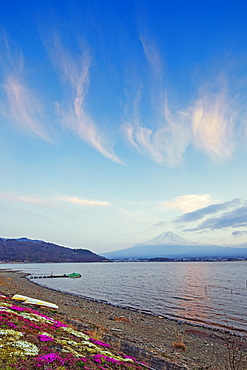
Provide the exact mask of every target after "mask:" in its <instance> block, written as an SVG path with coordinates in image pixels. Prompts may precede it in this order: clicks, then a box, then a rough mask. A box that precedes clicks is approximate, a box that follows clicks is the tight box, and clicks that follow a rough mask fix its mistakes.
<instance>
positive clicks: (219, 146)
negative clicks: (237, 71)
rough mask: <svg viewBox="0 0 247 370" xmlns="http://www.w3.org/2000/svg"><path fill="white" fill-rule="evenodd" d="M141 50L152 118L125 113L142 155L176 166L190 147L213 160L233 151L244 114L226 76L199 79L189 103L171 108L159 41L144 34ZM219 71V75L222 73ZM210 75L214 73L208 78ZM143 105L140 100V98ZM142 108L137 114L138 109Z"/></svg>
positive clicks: (127, 128)
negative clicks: (147, 75) (148, 79)
mask: <svg viewBox="0 0 247 370" xmlns="http://www.w3.org/2000/svg"><path fill="white" fill-rule="evenodd" d="M140 40H141V43H142V47H143V53H144V55H145V57H146V60H147V63H148V65H149V67H150V69H151V71H152V73H151V80H152V82H151V88H150V89H149V90H150V96H149V98H150V99H149V100H150V107H151V109H152V111H153V117H152V119H151V120H152V122H151V120H150V119H149V121H148V120H147V119H146V117H145V116H144V118H143V117H142V118H141V113H140V111H141V109H139V111H138V110H137V109H136V107H135V109H133V114H132V117H131V114H130V115H129V116H128V117H126V119H125V124H124V132H125V135H126V138H127V140H128V141H129V142H130V144H131V145H132V146H133V147H134V148H135V149H137V150H138V151H139V152H140V153H141V154H143V155H148V156H149V157H150V158H152V159H153V160H154V161H155V162H157V163H159V164H161V165H163V164H168V165H171V166H175V165H178V164H180V163H181V162H182V160H183V157H184V154H185V152H186V150H187V149H188V147H190V146H191V147H195V148H196V149H197V150H200V151H202V152H203V153H204V154H206V155H208V156H209V157H210V158H212V159H214V160H218V159H225V158H230V157H231V156H232V153H233V151H234V147H235V143H234V136H235V129H236V126H237V120H238V119H239V117H240V110H239V107H238V106H237V103H236V98H232V97H231V94H230V92H229V88H228V84H227V82H226V79H225V80H224V79H223V78H222V77H221V76H220V77H219V78H216V77H215V76H214V78H211V81H212V80H213V82H212V83H211V84H210V83H203V82H201V83H200V84H198V86H197V91H196V93H194V96H191V98H190V99H187V103H186V105H185V106H181V107H178V106H176V108H171V106H172V104H171V100H170V99H169V94H168V91H167V89H165V88H164V87H163V83H162V81H163V80H164V76H163V70H162V61H161V57H160V54H159V51H158V49H157V48H156V46H155V44H154V43H152V42H150V40H148V39H147V38H145V37H143V36H142V37H140ZM219 75H220V74H219ZM207 80H210V77H208V78H207ZM138 104H139V107H140V106H141V99H140V97H139V99H138ZM137 112H138V114H137Z"/></svg>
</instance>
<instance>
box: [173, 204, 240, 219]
mask: <svg viewBox="0 0 247 370" xmlns="http://www.w3.org/2000/svg"><path fill="white" fill-rule="evenodd" d="M241 203H242V202H241V200H240V199H239V198H236V199H233V200H231V201H228V202H222V203H216V204H211V205H209V206H207V207H203V208H200V209H197V210H195V211H193V212H188V213H185V214H183V215H182V216H181V217H178V218H177V219H176V220H175V221H174V222H192V221H198V220H200V219H202V218H203V217H205V216H207V215H210V214H214V213H219V212H222V211H225V210H227V209H229V208H236V207H237V206H240V204H241Z"/></svg>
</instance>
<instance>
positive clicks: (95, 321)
mask: <svg viewBox="0 0 247 370" xmlns="http://www.w3.org/2000/svg"><path fill="white" fill-rule="evenodd" d="M0 293H2V294H5V295H7V296H10V297H11V296H12V295H14V294H23V295H26V296H29V297H32V298H38V299H41V300H45V301H49V302H52V303H55V304H57V305H58V307H59V309H58V313H59V314H60V315H63V317H65V318H66V319H67V320H72V321H75V322H76V323H78V325H79V324H80V325H82V326H85V327H87V326H90V327H93V328H94V329H97V330H98V331H99V332H100V333H101V334H102V335H104V336H105V338H106V337H107V338H108V340H109V341H110V340H113V339H114V340H115V341H122V342H125V343H128V344H129V345H131V346H132V347H133V348H139V349H140V351H147V352H148V353H151V354H152V355H153V356H155V357H156V358H160V359H164V360H166V359H167V360H169V361H171V362H172V363H176V364H177V365H180V366H187V368H188V369H210V368H211V369H223V367H221V366H222V365H220V364H219V361H221V363H222V359H223V358H227V355H228V353H226V347H227V346H226V345H227V340H228V337H230V338H231V340H232V338H233V340H234V341H235V343H237V344H238V347H241V353H242V354H243V356H244V357H245V358H246V354H247V334H246V333H242V334H241V335H239V334H238V335H237V334H234V335H231V336H230V335H228V334H227V333H225V331H224V330H220V329H216V328H209V327H205V325H195V324H194V323H193V324H192V323H187V322H185V321H183V320H182V321H177V320H176V319H173V318H167V317H164V316H158V315H157V316H156V315H153V314H152V313H149V312H145V311H142V310H138V309H135V308H129V307H119V306H116V305H112V304H110V303H108V302H102V301H97V300H94V299H88V298H86V297H82V296H79V295H77V294H73V293H65V292H61V291H59V290H55V289H50V288H47V287H44V286H42V285H39V284H37V283H36V282H33V281H31V280H29V279H28V278H27V274H24V273H21V272H19V271H12V270H11V271H10V270H0ZM240 344H241V346H240ZM246 361H247V360H246ZM210 366H211V367H210ZM156 368H157V367H156ZM246 368H247V367H246Z"/></svg>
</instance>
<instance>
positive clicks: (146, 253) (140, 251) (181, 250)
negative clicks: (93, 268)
mask: <svg viewBox="0 0 247 370" xmlns="http://www.w3.org/2000/svg"><path fill="white" fill-rule="evenodd" d="M102 255H103V256H104V257H106V258H111V259H124V258H126V259H128V258H155V257H164V258H183V257H195V258H197V257H201V258H202V257H206V258H207V257H212V258H213V257H221V258H222V257H247V248H233V247H222V246H219V245H211V244H200V243H196V242H193V241H191V240H188V239H185V238H183V237H181V236H180V235H178V234H175V233H173V232H171V231H166V232H163V233H162V234H160V235H158V236H156V237H155V238H153V239H151V240H148V241H147V242H144V243H139V244H136V245H135V246H133V247H130V248H126V249H121V250H117V251H113V252H107V253H102Z"/></svg>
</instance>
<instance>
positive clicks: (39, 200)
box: [2, 194, 47, 204]
mask: <svg viewBox="0 0 247 370" xmlns="http://www.w3.org/2000/svg"><path fill="white" fill-rule="evenodd" d="M2 197H3V198H5V199H8V200H10V201H15V202H16V201H17V202H22V203H30V204H47V200H45V199H43V198H41V197H32V196H25V195H18V194H2Z"/></svg>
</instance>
